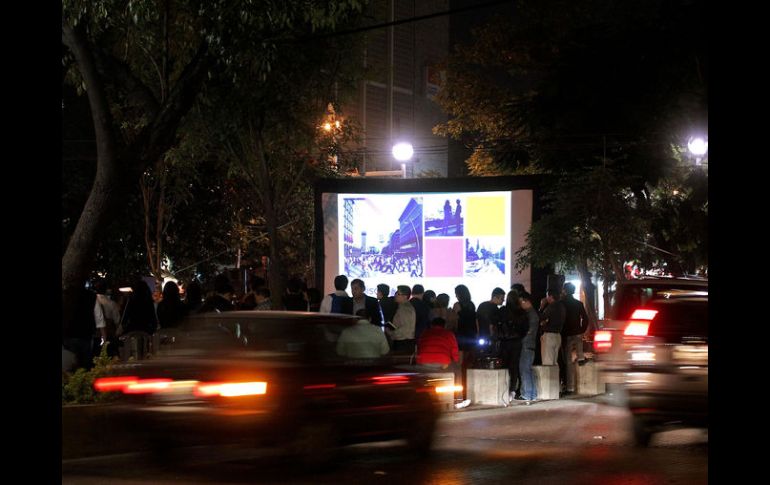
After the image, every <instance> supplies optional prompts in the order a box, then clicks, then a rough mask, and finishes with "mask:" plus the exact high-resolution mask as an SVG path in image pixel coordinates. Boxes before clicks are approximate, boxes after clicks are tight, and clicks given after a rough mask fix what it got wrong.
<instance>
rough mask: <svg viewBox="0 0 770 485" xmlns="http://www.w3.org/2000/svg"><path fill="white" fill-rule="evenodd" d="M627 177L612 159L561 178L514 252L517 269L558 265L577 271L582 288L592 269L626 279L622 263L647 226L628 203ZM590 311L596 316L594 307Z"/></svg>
mask: <svg viewBox="0 0 770 485" xmlns="http://www.w3.org/2000/svg"><path fill="white" fill-rule="evenodd" d="M629 178H630V177H629V176H628V175H625V174H624V173H623V172H622V171H621V170H619V169H618V168H617V167H616V166H615V164H613V163H612V162H611V161H608V162H607V163H606V164H605V165H601V166H597V167H592V168H589V169H586V170H583V171H581V172H580V173H574V172H573V173H570V174H565V175H563V176H561V177H560V178H559V179H558V180H557V181H556V182H555V183H554V184H553V186H552V188H551V190H550V191H549V195H548V198H547V200H546V203H545V207H544V208H545V210H546V214H545V215H544V216H543V217H541V218H540V219H539V220H537V221H535V222H534V223H533V224H532V227H531V228H530V230H529V232H528V233H527V239H526V243H525V245H524V247H523V248H521V249H519V250H518V251H517V252H516V267H517V268H518V269H522V268H524V267H526V266H528V265H533V266H539V267H545V266H547V265H550V264H553V263H559V264H560V265H561V266H562V268H564V269H576V270H577V271H578V273H579V274H580V278H581V281H582V285H581V286H582V288H587V287H589V286H590V285H589V282H590V279H591V278H590V275H589V270H590V269H592V268H596V269H598V270H599V272H600V274H601V276H602V279H603V280H604V281H606V282H611V281H620V280H622V279H624V274H623V262H624V261H626V260H628V259H630V258H631V257H632V256H634V255H636V254H638V253H639V250H640V248H641V247H643V243H642V241H643V239H644V237H645V234H646V232H647V230H648V224H647V222H646V219H645V217H644V214H643V213H642V212H641V211H640V210H639V209H638V208H636V207H635V206H634V204H633V203H632V201H633V199H634V197H633V193H632V192H631V191H630V189H629V188H628V187H629V185H631V184H632V183H633V181H632V180H629ZM605 287H606V285H605ZM589 296H590V295H586V297H589ZM605 298H607V295H606V294H605ZM587 301H589V302H591V301H592V299H591V298H587ZM606 304H609V302H606ZM589 311H592V312H593V314H594V315H595V314H596V313H595V309H594V308H589Z"/></svg>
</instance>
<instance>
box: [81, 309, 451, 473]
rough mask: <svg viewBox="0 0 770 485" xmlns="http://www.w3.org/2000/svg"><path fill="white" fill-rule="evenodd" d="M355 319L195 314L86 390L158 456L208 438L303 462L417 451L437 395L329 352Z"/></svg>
mask: <svg viewBox="0 0 770 485" xmlns="http://www.w3.org/2000/svg"><path fill="white" fill-rule="evenodd" d="M356 321H357V318H356V317H352V316H350V315H334V314H330V315H324V314H318V313H306V312H271V311H234V312H224V313H209V314H202V315H195V316H192V317H190V318H189V319H188V320H186V321H185V322H184V323H183V325H182V327H181V328H180V329H179V330H173V331H171V332H168V333H167V334H165V335H163V334H162V335H160V336H159V338H158V339H157V341H159V342H164V344H162V345H160V346H159V348H158V349H156V352H155V353H154V355H153V356H152V358H150V359H147V360H140V361H133V362H131V361H129V362H127V363H125V364H121V365H119V366H117V368H116V369H117V372H116V373H115V375H113V376H109V377H105V378H101V379H98V380H96V381H95V383H94V387H95V389H96V390H97V391H99V392H112V393H117V395H116V400H115V402H114V404H112V405H111V413H112V415H114V416H115V418H116V419H117V420H119V421H120V422H121V423H122V424H123V426H122V428H123V429H124V430H125V432H129V433H138V432H140V433H144V434H146V435H147V437H148V442H149V444H150V445H151V446H153V447H154V448H155V449H156V450H158V451H161V452H162V451H164V450H167V449H169V448H170V447H173V446H174V445H178V444H199V443H209V442H212V441H214V442H246V443H254V444H263V445H280V446H282V447H284V448H285V449H286V450H287V452H289V453H291V454H292V455H296V456H298V457H299V459H300V461H301V462H302V463H304V464H305V465H311V466H313V465H321V464H324V463H327V462H329V461H330V460H332V459H333V458H334V456H335V455H336V453H337V451H338V450H339V449H340V447H341V446H343V445H347V444H353V443H362V442H372V441H381V440H392V439H405V440H406V441H407V444H408V446H409V447H410V448H411V449H412V450H413V451H415V452H417V453H426V452H427V451H428V450H429V449H430V444H431V440H432V437H433V431H434V427H435V423H436V420H437V418H438V416H439V413H440V410H439V406H438V402H439V401H438V393H437V388H436V387H435V386H432V385H431V384H430V381H429V379H428V378H427V377H426V376H424V375H422V374H420V373H418V372H410V371H407V370H404V369H403V368H401V369H399V368H397V367H395V366H393V365H391V362H390V361H389V359H388V358H387V357H385V358H381V359H371V360H369V359H367V360H356V361H351V360H349V359H345V358H343V357H340V356H338V355H337V354H336V350H335V348H336V341H337V337H338V336H339V334H340V332H341V331H342V330H343V329H344V328H346V327H348V326H350V325H353V324H354V323H355V322H356ZM161 333H162V332H161ZM451 392H453V391H451Z"/></svg>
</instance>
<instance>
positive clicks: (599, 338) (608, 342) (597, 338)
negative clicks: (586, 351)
mask: <svg viewBox="0 0 770 485" xmlns="http://www.w3.org/2000/svg"><path fill="white" fill-rule="evenodd" d="M610 347H612V332H610V331H609V330H597V331H596V333H594V350H595V351H596V352H606V351H608V350H610Z"/></svg>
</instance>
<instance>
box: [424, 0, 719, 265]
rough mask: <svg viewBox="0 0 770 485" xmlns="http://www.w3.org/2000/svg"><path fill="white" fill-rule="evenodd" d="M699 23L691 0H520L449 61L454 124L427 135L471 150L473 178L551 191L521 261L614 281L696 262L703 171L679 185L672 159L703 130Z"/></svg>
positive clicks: (701, 239)
mask: <svg viewBox="0 0 770 485" xmlns="http://www.w3.org/2000/svg"><path fill="white" fill-rule="evenodd" d="M703 13H704V6H703V4H702V2H700V1H697V0H696V1H693V2H665V1H662V0H643V1H640V2H633V3H632V4H627V3H618V2H609V1H605V0H590V1H587V2H570V1H564V0H538V1H524V2H519V3H518V5H517V9H516V11H515V12H514V15H513V16H512V17H511V18H501V19H497V20H496V21H493V22H491V23H490V24H488V25H485V26H482V27H481V28H479V29H477V30H476V31H475V32H474V39H473V41H472V42H471V43H470V44H468V45H461V46H458V47H457V48H456V49H455V51H454V52H453V53H452V54H451V55H450V57H449V59H448V60H447V62H446V65H445V67H446V70H447V81H446V83H445V85H444V86H442V90H441V91H440V93H439V95H438V102H439V103H440V104H441V106H442V107H443V108H444V110H445V111H446V112H447V113H448V114H449V115H450V120H449V121H448V122H446V123H444V124H442V125H439V126H437V127H436V128H435V129H434V131H435V132H436V133H438V134H442V135H445V136H450V137H453V138H455V139H457V140H459V141H461V142H463V143H464V144H465V145H466V146H467V147H469V148H471V149H472V150H473V153H472V154H471V156H470V157H469V158H468V160H467V161H466V164H467V166H468V168H469V172H470V174H471V175H476V176H487V175H503V174H525V173H537V172H545V173H551V174H553V175H554V177H555V180H558V183H556V184H554V186H553V187H552V188H551V190H550V200H551V204H550V208H549V210H550V212H547V213H546V215H545V216H544V217H543V218H542V219H541V220H540V221H538V222H536V223H535V224H533V227H532V230H531V231H530V234H529V239H528V243H527V246H526V247H525V249H524V250H523V251H521V252H520V253H519V256H520V257H521V259H520V264H526V263H532V264H536V265H547V264H553V263H561V264H563V265H565V266H567V267H572V268H579V269H581V268H582V269H581V274H587V272H588V266H589V263H590V264H591V265H593V266H592V267H593V268H596V269H599V270H600V271H601V272H602V273H603V274H604V276H605V279H607V278H610V279H611V278H620V277H622V271H621V270H620V265H621V264H622V262H623V261H624V260H623V258H628V259H639V258H642V259H644V260H646V261H649V262H652V261H655V260H665V261H669V262H674V261H678V263H677V264H669V268H671V269H674V268H689V269H692V267H693V265H694V264H695V261H696V260H697V261H703V257H704V256H705V253H704V251H703V248H704V247H705V246H706V244H705V241H706V220H707V197H706V195H705V188H706V187H707V172H706V174H705V175H704V173H703V172H694V173H690V176H687V177H684V176H683V175H682V174H681V173H680V172H681V170H682V162H683V160H682V157H681V151H679V150H672V146H674V147H681V146H684V145H685V144H686V141H687V139H688V137H689V136H691V135H692V134H693V132H694V131H698V130H700V131H701V132H702V133H703V132H705V128H706V126H707V123H708V116H707V95H708V56H707V51H706V48H705V36H704V32H703V25H704V23H703V22H702V17H703ZM672 185H676V186H677V187H679V191H678V195H677V196H674V199H672V196H671V195H667V194H672V193H673V192H672V190H670V189H671V186H672ZM685 187H687V188H685ZM696 194H697V195H696ZM704 207H705V208H706V210H704ZM685 261H686V264H684V262H685Z"/></svg>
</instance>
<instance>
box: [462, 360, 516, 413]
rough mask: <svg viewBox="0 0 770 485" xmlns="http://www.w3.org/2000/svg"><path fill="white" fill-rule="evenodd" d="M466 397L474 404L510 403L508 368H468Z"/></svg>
mask: <svg viewBox="0 0 770 485" xmlns="http://www.w3.org/2000/svg"><path fill="white" fill-rule="evenodd" d="M466 382H467V385H468V389H467V392H466V397H467V398H468V399H470V400H471V403H473V404H491V405H493V406H505V405H506V404H507V403H508V382H509V378H508V369H468V374H467V381H466Z"/></svg>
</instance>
